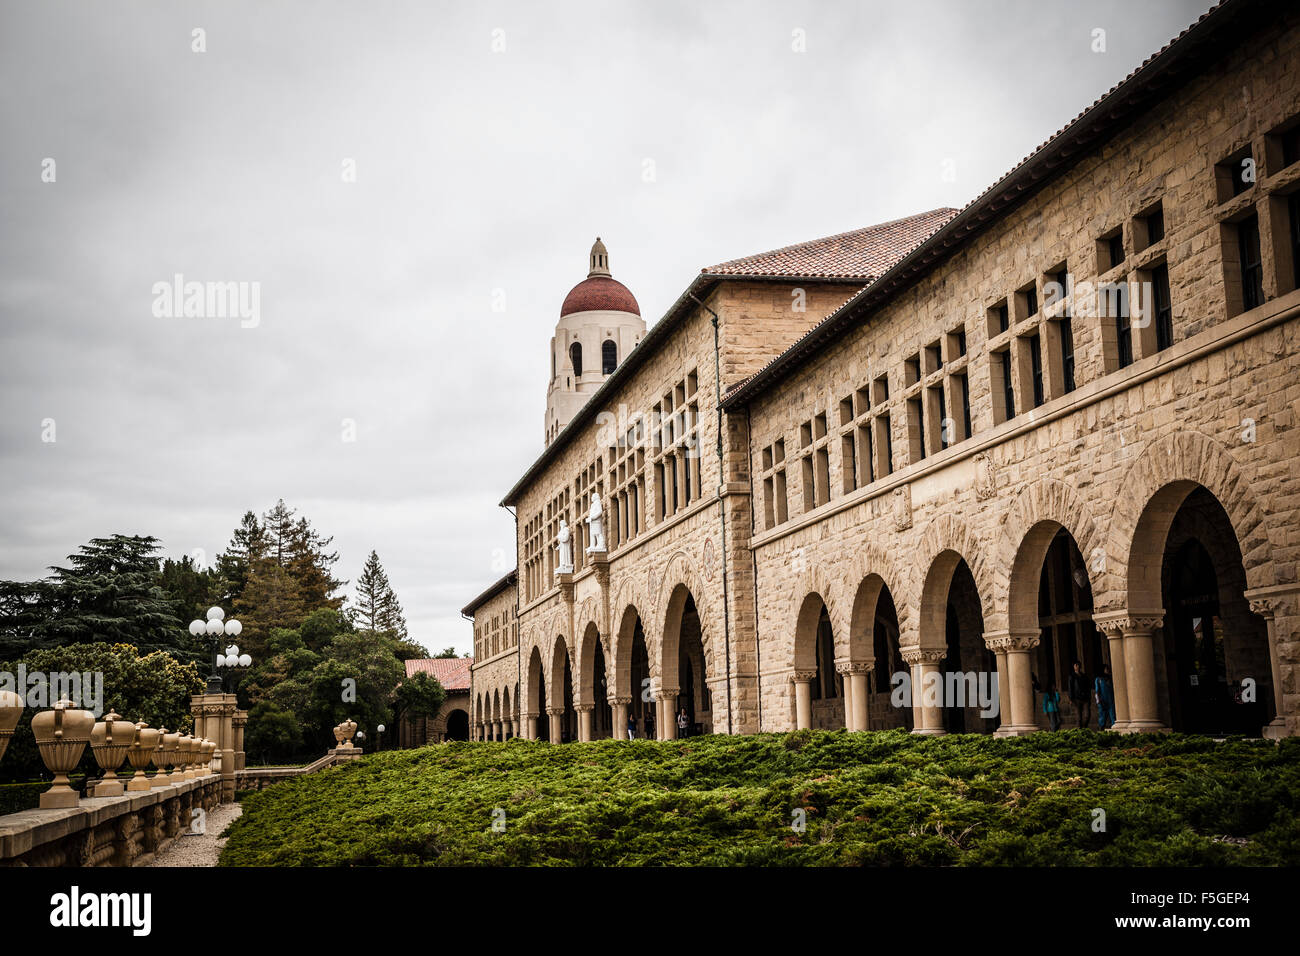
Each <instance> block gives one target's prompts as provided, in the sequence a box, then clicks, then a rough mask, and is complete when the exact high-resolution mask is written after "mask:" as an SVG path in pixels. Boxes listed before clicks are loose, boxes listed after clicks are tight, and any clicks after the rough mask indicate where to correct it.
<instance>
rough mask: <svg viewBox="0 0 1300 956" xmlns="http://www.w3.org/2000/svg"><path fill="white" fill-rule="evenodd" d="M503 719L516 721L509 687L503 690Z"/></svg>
mask: <svg viewBox="0 0 1300 956" xmlns="http://www.w3.org/2000/svg"><path fill="white" fill-rule="evenodd" d="M501 719H502V720H513V719H514V711H513V710H511V709H510V688H509V687H508V686H507V687H503V688H502V689H501Z"/></svg>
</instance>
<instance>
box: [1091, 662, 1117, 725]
mask: <svg viewBox="0 0 1300 956" xmlns="http://www.w3.org/2000/svg"><path fill="white" fill-rule="evenodd" d="M1092 692H1093V699H1094V700H1095V701H1096V702H1097V729H1098V730H1107V729H1108V728H1110V727H1113V726H1115V685H1114V684H1113V683H1112V682H1111V679H1110V668H1109V667H1103V668H1102V669H1101V673H1100V674H1099V675H1097V679H1096V680H1095V681H1093V684H1092Z"/></svg>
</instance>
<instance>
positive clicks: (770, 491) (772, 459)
mask: <svg viewBox="0 0 1300 956" xmlns="http://www.w3.org/2000/svg"><path fill="white" fill-rule="evenodd" d="M761 470H762V474H761V476H760V477H761V480H762V488H763V522H764V525H763V527H764V528H769V529H770V528H775V527H776V526H777V525H779V524H781V523H783V522H784V521H785V520H786V519H787V518H788V517H789V508H788V505H787V503H786V489H785V439H784V438H778V439H777V440H776V441H774V442H773V443H772V444H770V445H768V446H767V447H766V448H764V449H763V456H762V469H761Z"/></svg>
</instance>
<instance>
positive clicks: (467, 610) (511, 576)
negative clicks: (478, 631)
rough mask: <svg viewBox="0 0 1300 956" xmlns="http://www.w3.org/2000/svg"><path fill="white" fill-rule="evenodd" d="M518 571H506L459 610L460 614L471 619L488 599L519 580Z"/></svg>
mask: <svg viewBox="0 0 1300 956" xmlns="http://www.w3.org/2000/svg"><path fill="white" fill-rule="evenodd" d="M518 570H519V569H518V568H516V569H515V570H514V571H507V572H506V574H505V576H504V577H502V578H500V579H498V580H497V581H494V582H493V583H492V585H491V586H490V587H488V589H487V590H486V591H484V592H483V593H482V594H480V595H479V596H478V597H476V598H475V599H474V600H472V601H470V602H469V603H468V604H466V605H465V606H464V607H463V608H461V609H460V613H461V614H463V615H465V617H473V616H474V612H475V611H477V610H478V609H479V608H480V607H482V606H483V605H484V604H485V603H487V601H488V599H489V598H494V597H496V596H497V595H498V594H500V593H501V592H502V591H504V590H505V589H506V588H508V587H510V586H511V585H512V584H514V583H515V581H517V580H518V579H519V576H518Z"/></svg>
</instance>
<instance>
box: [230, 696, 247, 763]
mask: <svg viewBox="0 0 1300 956" xmlns="http://www.w3.org/2000/svg"><path fill="white" fill-rule="evenodd" d="M230 696H231V697H232V698H233V697H234V696H235V695H234V694H231V695H230ZM247 723H248V711H246V710H236V711H235V713H234V715H233V717H232V718H231V724H232V725H233V727H234V730H235V770H237V771H238V770H243V769H244V726H245V725H246V724H247Z"/></svg>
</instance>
